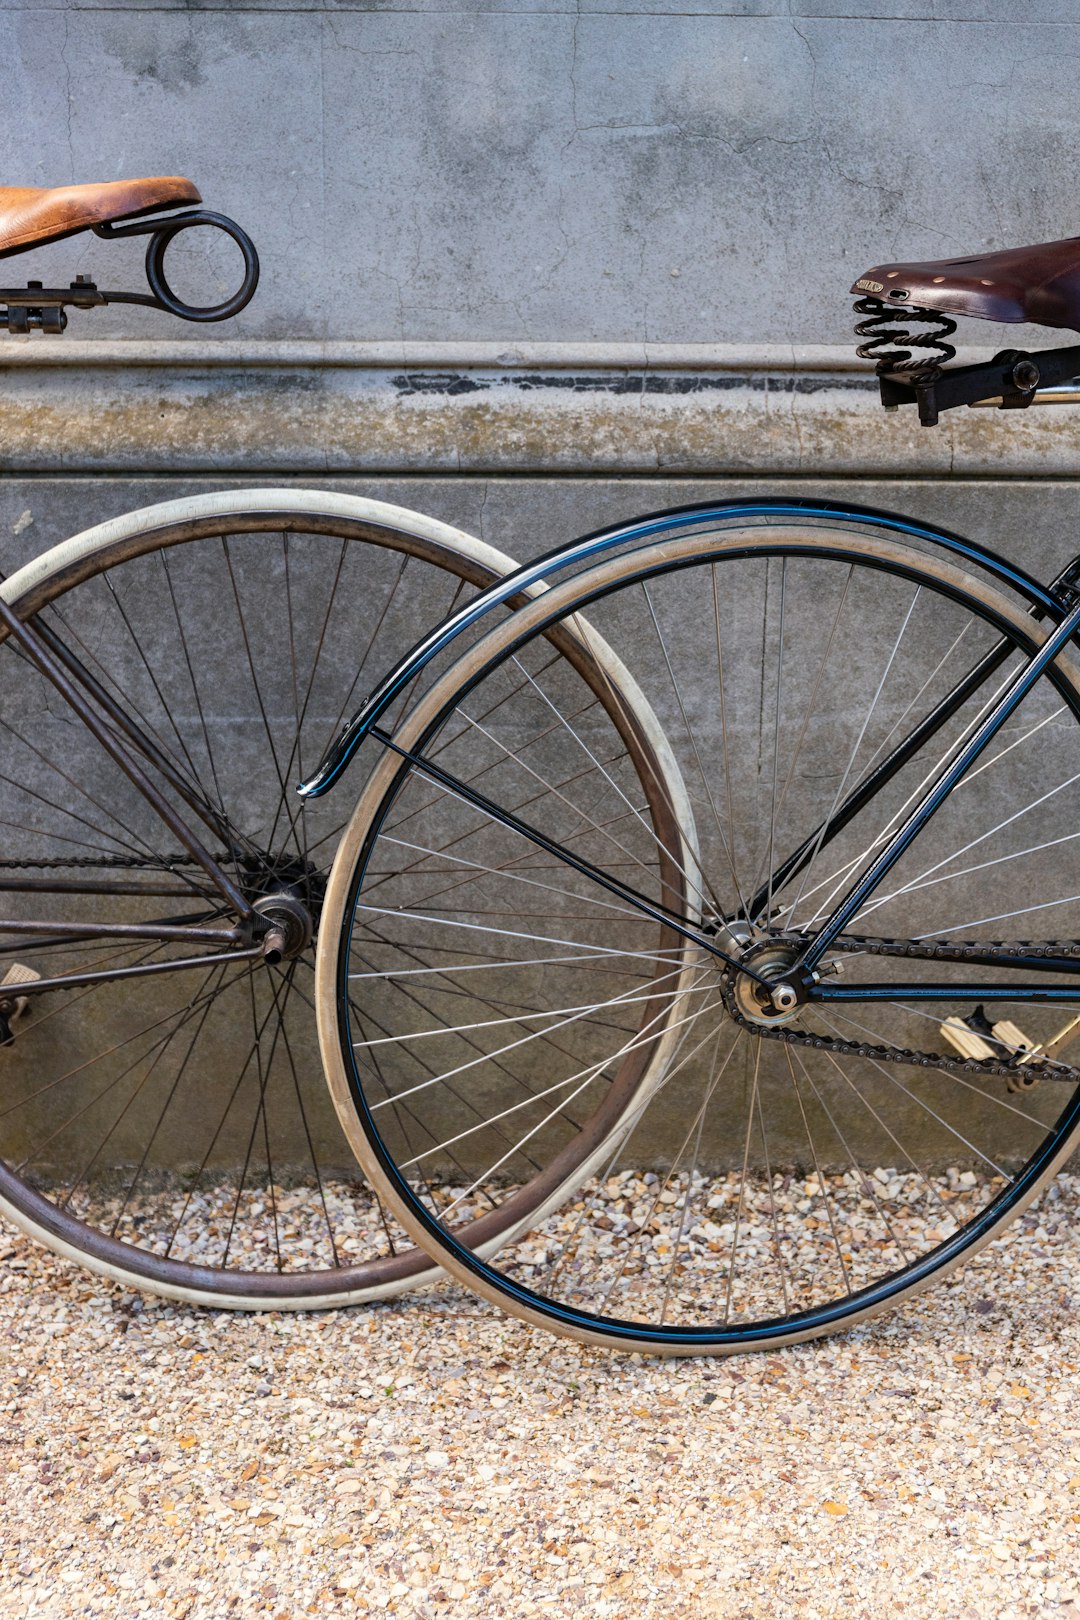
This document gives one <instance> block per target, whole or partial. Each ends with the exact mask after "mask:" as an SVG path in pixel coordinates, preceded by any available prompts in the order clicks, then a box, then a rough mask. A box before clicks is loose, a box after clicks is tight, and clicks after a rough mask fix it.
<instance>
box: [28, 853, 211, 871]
mask: <svg viewBox="0 0 1080 1620" xmlns="http://www.w3.org/2000/svg"><path fill="white" fill-rule="evenodd" d="M212 858H213V859H214V860H215V861H216V862H217V864H218V865H219V866H220V865H222V864H223V863H224V862H225V861H229V860H232V859H233V858H234V857H233V856H230V855H225V854H221V855H215V856H213V857H212ZM200 864H201V863H200V862H199V861H197V860H195V858H194V856H192V855H186V854H184V853H183V852H181V853H179V854H176V855H158V856H155V857H153V858H152V859H151V858H150V857H148V856H145V855H72V856H68V857H66V858H65V857H63V856H57V857H55V858H54V859H52V860H47V861H15V860H7V861H3V860H0V871H5V872H10V871H15V870H20V871H21V870H24V869H25V868H27V867H32V868H33V870H34V871H44V870H49V871H52V870H58V871H63V870H65V869H67V868H69V867H72V868H74V867H78V868H80V869H84V868H87V867H97V868H106V869H110V870H111V869H113V868H116V867H125V868H127V867H133V866H137V867H141V868H142V869H143V870H145V871H154V872H159V871H166V872H171V871H172V870H173V868H174V867H177V866H199V865H200Z"/></svg>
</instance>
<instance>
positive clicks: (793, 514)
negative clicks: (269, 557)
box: [297, 499, 1061, 799]
mask: <svg viewBox="0 0 1080 1620" xmlns="http://www.w3.org/2000/svg"><path fill="white" fill-rule="evenodd" d="M784 517H788V518H792V519H802V520H809V521H812V520H813V519H815V518H823V519H833V520H836V519H839V520H841V521H843V522H847V523H851V524H853V525H860V524H861V525H864V526H866V527H871V526H874V527H878V528H887V529H892V530H894V531H895V532H897V533H900V534H906V535H909V536H911V537H912V538H913V539H919V540H924V541H926V542H928V543H929V544H931V545H935V546H940V547H941V548H942V549H943V550H946V551H949V552H952V553H953V554H954V555H955V556H959V557H961V558H963V559H964V560H965V561H966V562H969V563H972V564H974V565H975V566H976V567H979V568H982V569H985V570H986V572H988V573H989V574H991V575H992V576H993V577H994V578H995V579H997V580H998V581H999V582H1000V583H1001V584H1003V585H1005V586H1007V587H1008V588H1009V589H1011V590H1015V591H1018V592H1019V593H1020V594H1021V595H1022V596H1024V597H1025V598H1026V599H1027V600H1028V602H1029V603H1030V604H1031V606H1032V607H1033V608H1036V609H1041V610H1042V611H1043V612H1048V613H1050V614H1052V615H1053V616H1054V617H1055V618H1056V617H1057V615H1058V614H1059V613H1060V611H1061V604H1060V603H1059V602H1058V601H1056V600H1055V598H1054V596H1053V594H1052V593H1051V591H1049V590H1047V588H1046V587H1045V586H1043V585H1040V584H1039V583H1038V582H1037V581H1036V580H1035V579H1033V578H1032V577H1031V576H1030V575H1029V574H1026V573H1025V572H1024V571H1023V570H1022V569H1020V568H1016V567H1015V566H1014V565H1013V564H1011V563H1009V562H1007V561H1006V560H1005V558H1003V557H1001V556H999V555H998V553H996V552H993V551H989V550H987V549H986V548H985V547H982V546H978V545H975V544H974V543H973V542H972V541H970V540H964V539H963V538H961V536H959V535H955V534H950V533H949V532H948V530H945V529H933V528H928V527H927V526H926V525H925V524H921V523H915V522H913V521H912V520H911V519H909V518H905V517H900V516H897V515H896V514H895V513H892V512H883V511H878V510H876V509H875V508H873V507H868V506H846V505H841V504H839V503H836V502H832V501H810V500H790V501H789V500H781V499H775V500H772V499H770V500H760V501H738V500H735V501H712V502H704V503H701V504H699V505H695V506H684V507H673V508H671V509H670V510H669V511H665V512H654V513H651V514H650V515H649V516H648V517H645V518H642V519H640V520H639V521H637V522H635V523H631V524H624V525H621V526H619V527H618V528H615V529H600V530H596V531H595V532H594V533H592V534H588V535H585V536H584V537H583V538H582V539H580V540H574V541H571V543H570V544H569V545H566V546H560V547H558V548H556V549H555V550H554V551H549V552H547V553H546V554H545V555H544V556H542V557H540V558H538V559H537V561H536V562H534V563H529V564H527V565H526V566H525V567H524V568H519V569H518V570H517V571H516V572H515V573H513V574H510V575H508V576H507V577H506V578H505V579H503V580H500V581H499V582H498V583H497V584H495V585H492V586H489V587H488V589H487V590H485V591H482V592H481V593H480V595H479V596H477V597H476V598H475V599H474V600H473V601H472V602H470V603H467V604H466V606H465V607H463V608H461V609H460V610H459V611H458V612H457V613H455V614H452V615H451V616H450V617H449V618H448V619H447V620H445V622H444V623H443V624H441V625H439V626H438V627H437V628H436V629H435V630H433V631H432V632H431V633H430V634H429V635H427V636H425V637H424V638H423V640H421V641H418V642H417V644H416V646H415V647H414V648H413V649H412V651H411V652H410V653H408V654H407V655H406V657H405V658H403V659H402V660H401V662H400V663H398V664H397V665H395V667H394V668H393V669H392V670H391V671H390V673H389V674H388V675H387V676H386V677H385V678H384V680H382V681H381V682H380V683H379V685H378V686H377V687H376V688H375V690H374V691H373V692H372V693H371V694H370V696H369V697H368V698H367V699H366V700H365V702H364V703H363V704H362V705H361V706H360V708H359V709H358V710H357V711H356V713H355V714H354V715H353V717H352V719H351V720H349V721H348V722H347V723H346V725H345V726H344V727H343V728H342V730H341V731H340V733H339V734H338V736H337V738H336V739H335V740H334V742H333V743H332V744H331V745H330V747H329V749H328V750H327V752H326V754H325V755H324V756H323V759H322V760H321V762H320V764H319V767H318V769H317V770H316V771H315V773H314V775H313V776H310V777H309V778H308V779H307V780H306V781H305V782H301V783H300V784H299V786H298V787H297V792H298V793H299V795H300V797H301V798H312V799H315V798H319V797H321V795H322V794H324V793H327V792H329V790H330V789H331V788H332V787H333V786H334V784H335V782H337V781H338V779H339V778H340V776H341V774H342V772H343V771H344V770H345V767H346V766H347V765H348V763H349V761H350V759H351V758H352V757H353V755H354V754H355V752H356V750H357V749H358V748H359V746H360V744H361V743H362V742H363V740H364V738H365V737H366V736H367V735H368V734H369V733H370V731H371V729H372V727H373V726H375V725H376V724H377V723H378V721H379V719H380V718H381V716H382V715H383V714H384V713H385V712H386V710H387V709H388V708H389V706H390V704H391V703H393V701H394V699H395V698H396V697H398V695H399V694H400V693H401V692H403V691H404V690H405V688H406V687H407V686H408V685H409V683H410V682H411V681H413V680H414V679H415V678H416V676H417V675H419V674H420V673H421V672H422V671H423V670H424V669H425V668H426V667H427V665H428V664H430V663H431V661H432V660H433V659H434V658H437V657H438V656H439V654H440V653H442V652H444V651H445V650H446V649H447V648H448V647H449V646H450V645H451V643H452V642H453V641H455V640H456V638H457V637H458V636H460V635H462V634H463V633H464V632H465V631H466V630H468V629H470V628H471V627H472V626H474V625H476V624H477V623H478V622H479V621H480V620H481V619H482V618H483V617H484V616H485V615H486V614H488V613H490V612H492V611H493V610H494V609H496V608H498V607H500V606H502V605H504V604H505V603H507V602H509V601H511V600H512V599H513V598H514V597H515V596H517V595H521V594H536V593H537V592H539V591H542V590H544V589H546V588H547V581H548V580H549V579H550V578H551V576H552V575H554V574H557V573H559V572H561V571H562V570H563V569H565V568H571V567H574V566H576V565H578V564H585V563H591V562H594V561H597V560H599V559H600V558H601V557H602V556H604V554H605V553H606V552H609V551H612V550H614V549H615V548H616V547H618V546H624V545H635V544H638V543H642V542H644V541H646V540H648V539H649V538H650V537H651V536H652V535H654V534H657V533H659V532H660V531H662V530H675V529H682V528H691V527H693V526H694V525H696V524H699V523H707V522H709V521H710V520H715V521H717V522H728V521H731V520H732V519H738V518H744V519H746V520H748V521H754V520H755V519H769V518H784Z"/></svg>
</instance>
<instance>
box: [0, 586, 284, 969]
mask: <svg viewBox="0 0 1080 1620" xmlns="http://www.w3.org/2000/svg"><path fill="white" fill-rule="evenodd" d="M0 623H2V624H4V625H5V626H6V627H7V629H8V632H9V634H10V635H11V638H12V640H13V641H14V642H15V643H16V644H17V645H18V647H19V648H20V649H21V651H22V652H23V653H24V654H25V656H26V657H27V658H28V659H29V660H30V662H32V663H33V664H34V665H35V666H36V667H37V669H38V670H40V672H41V673H42V674H43V675H44V676H45V678H46V679H47V680H48V681H49V682H50V683H51V684H52V685H53V687H55V689H56V690H57V691H58V692H59V693H60V695H61V697H62V698H63V699H64V701H65V703H66V704H67V705H68V707H69V708H71V709H72V710H73V711H74V712H75V714H77V715H78V717H79V719H80V720H81V721H82V722H83V724H84V725H85V726H86V728H87V730H88V731H89V732H90V733H91V735H92V736H94V737H95V738H96V739H97V741H98V742H99V743H100V744H101V746H102V747H103V748H104V749H105V750H106V752H107V753H108V754H109V755H110V756H111V757H112V759H113V760H114V761H115V762H116V764H117V765H118V766H119V767H120V769H121V770H122V771H123V772H124V774H125V775H126V776H127V778H128V780H129V781H130V782H132V784H133V785H134V786H135V787H136V788H137V789H138V791H139V792H140V793H141V794H142V795H143V797H144V798H145V799H146V800H147V802H148V803H149V804H150V805H151V807H152V808H153V809H154V811H155V812H156V814H157V815H158V816H160V818H161V820H162V821H163V822H164V823H165V825H166V826H167V827H168V828H169V829H170V830H171V831H172V832H173V833H174V834H175V836H176V838H177V840H178V841H179V842H180V843H181V844H182V845H183V847H184V848H185V849H186V850H187V851H188V853H189V854H190V855H191V857H192V859H193V860H194V861H195V862H196V863H197V864H198V865H199V866H200V867H201V868H202V870H203V871H204V873H205V874H206V876H207V878H208V879H209V880H210V882H211V883H212V884H213V885H214V887H215V888H216V889H217V890H218V892H219V894H220V895H221V897H222V900H223V901H224V903H225V905H226V906H227V907H228V908H229V910H231V911H234V912H236V913H238V914H239V920H238V922H237V923H235V924H226V923H223V922H222V923H218V924H217V925H215V924H214V923H212V922H211V921H209V919H207V920H206V921H204V920H203V919H202V918H200V917H186V918H185V917H180V918H175V919H173V920H172V921H168V920H164V919H163V920H161V921H149V922H145V923H106V922H101V923H95V922H78V923H76V922H71V921H63V920H60V921H57V920H56V919H49V920H45V919H31V918H10V917H6V918H5V917H0V936H9V937H10V936H17V937H19V938H22V939H26V940H28V941H30V942H33V941H37V942H38V943H41V942H43V941H44V942H47V943H48V944H50V945H55V944H64V943H67V942H69V941H75V940H95V939H130V940H151V941H157V942H159V943H161V944H170V943H171V944H186V945H189V946H190V945H193V944H202V945H218V946H236V947H239V949H237V950H228V951H225V952H223V953H221V954H214V955H204V956H199V957H194V958H184V959H178V958H174V959H173V960H172V961H169V962H160V963H155V964H151V965H146V966H142V967H137V968H133V967H117V968H112V969H108V970H101V971H97V972H92V973H86V972H81V973H69V974H63V975H61V976H59V977H56V978H49V979H39V980H36V981H32V982H31V983H29V984H27V985H23V986H20V994H24V995H30V994H33V995H37V994H40V993H41V992H43V991H44V990H50V989H53V988H56V987H58V986H61V985H62V986H65V987H67V986H73V985H81V984H92V983H97V982H104V981H112V980H114V979H121V978H133V977H142V976H145V975H147V974H150V973H158V972H177V971H178V970H181V969H185V968H191V967H197V966H202V965H205V964H207V963H210V964H212V963H214V962H232V961H235V960H238V959H242V958H246V957H250V956H257V955H262V954H263V951H264V947H263V945H262V944H258V945H254V946H253V945H252V943H251V919H252V917H253V915H254V913H253V911H252V908H251V907H250V906H249V904H248V903H247V901H246V900H245V898H244V896H243V895H242V894H241V892H240V890H239V889H237V888H236V886H235V884H234V883H233V882H232V879H231V878H230V877H229V876H228V874H227V873H225V872H223V871H222V869H221V867H220V866H219V865H218V863H217V862H216V861H215V860H214V858H213V856H212V855H210V853H209V851H208V850H207V849H206V848H205V846H204V845H203V844H202V842H201V841H200V840H199V839H198V838H197V837H196V835H195V834H194V833H193V832H192V831H191V829H190V828H189V827H188V825H187V823H186V822H185V821H184V820H183V818H182V817H181V816H180V815H179V814H178V813H177V812H176V810H175V809H174V808H173V806H172V805H171V804H170V803H169V802H168V801H167V800H166V799H165V798H164V797H163V795H162V794H161V792H160V790H159V789H158V787H157V786H156V784H155V783H154V782H153V780H152V779H151V778H150V776H149V775H148V774H147V773H146V771H145V770H144V769H143V767H142V765H141V764H140V763H139V761H138V759H137V758H136V757H135V755H134V754H133V753H132V752H131V751H130V749H129V748H128V747H127V746H126V745H125V743H124V742H122V741H121V739H120V737H119V736H118V735H117V734H116V732H121V733H123V735H124V736H126V737H127V739H128V740H129V741H130V742H131V743H133V744H134V745H135V747H136V748H137V749H138V750H139V751H140V752H141V753H142V754H143V756H144V758H145V759H146V760H147V761H148V762H149V763H150V764H151V765H153V766H154V767H156V768H158V769H159V770H161V771H162V774H163V775H164V776H165V778H166V780H167V781H168V782H169V783H170V785H171V786H173V787H174V788H175V789H176V791H177V792H178V793H179V795H180V797H181V799H182V800H183V802H184V803H185V804H186V805H187V806H188V808H189V809H192V810H194V811H195V813H196V814H197V815H198V816H199V817H200V819H201V820H203V821H204V822H205V823H206V825H207V826H208V827H209V828H210V829H211V830H213V831H216V832H219V833H220V832H221V828H220V827H219V826H218V824H217V822H216V820H215V818H214V817H213V814H212V812H211V811H210V809H209V807H208V806H202V805H200V804H199V803H198V801H197V800H195V799H194V798H193V796H192V795H191V793H190V792H189V791H188V790H187V789H186V787H185V785H184V783H183V782H182V780H181V779H179V778H178V777H177V775H176V773H175V772H174V771H173V770H172V768H171V767H170V766H169V763H168V761H167V760H166V759H165V758H164V756H162V755H161V754H160V751H159V750H158V749H157V748H156V747H155V746H154V744H153V743H152V742H151V741H150V739H148V738H146V737H145V736H144V735H143V734H142V732H141V730H140V729H139V727H138V726H137V725H136V724H135V723H134V721H133V720H132V719H131V717H130V716H129V715H127V714H126V713H125V712H124V710H123V709H122V708H121V707H120V706H119V705H118V704H116V703H115V702H114V701H113V700H112V699H111V698H110V697H109V695H108V693H106V692H105V691H104V689H103V688H101V687H100V685H99V683H98V682H96V681H95V680H94V678H93V677H92V676H91V675H90V674H89V672H88V671H86V670H85V669H84V667H83V665H82V664H81V663H80V662H79V660H78V659H77V658H76V657H75V655H74V654H73V653H71V652H70V650H69V649H68V648H67V647H66V646H65V644H64V643H63V641H62V640H61V639H60V637H58V636H57V635H56V633H55V632H54V631H52V630H51V629H49V628H48V627H47V626H38V625H35V624H33V623H24V622H23V621H22V620H20V619H19V618H17V617H16V615H15V613H14V611H13V610H12V608H11V607H10V606H9V605H8V603H7V602H6V601H5V600H4V598H3V595H2V594H0ZM91 699H95V700H97V701H98V703H99V704H100V706H101V708H102V710H103V712H104V713H105V714H106V715H107V717H108V718H109V719H110V720H111V721H112V722H113V724H114V726H115V727H116V731H109V730H108V729H107V728H106V726H105V725H104V724H103V723H102V721H101V720H100V719H99V717H98V716H97V714H96V713H95V712H94V710H93V709H92V708H91V706H90V700H91ZM0 890H2V891H5V892H6V891H11V892H22V893H25V892H38V893H71V894H76V893H77V894H98V895H101V894H113V893H118V894H130V895H139V894H143V895H145V896H146V897H147V898H149V897H150V896H151V895H154V894H157V895H169V894H175V895H176V897H177V898H180V897H184V898H187V899H190V898H191V897H192V893H193V891H192V889H191V888H190V887H189V888H186V889H183V888H180V887H179V886H168V885H164V884H161V883H158V884H154V883H151V884H149V885H145V884H142V885H140V884H136V883H134V882H132V881H131V880H129V879H124V878H121V879H119V880H118V881H117V882H116V883H115V884H108V883H96V884H95V883H92V882H89V881H87V880H78V879H68V880H62V879H59V880H58V879H55V878H50V877H43V878H42V879H41V880H40V881H36V880H35V879H32V878H12V879H10V880H7V881H4V882H0ZM218 904H220V902H218ZM212 915H213V913H212V912H211V916H212ZM15 948H16V947H15V946H14V944H12V945H11V946H8V947H6V949H7V950H13V949H15Z"/></svg>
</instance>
